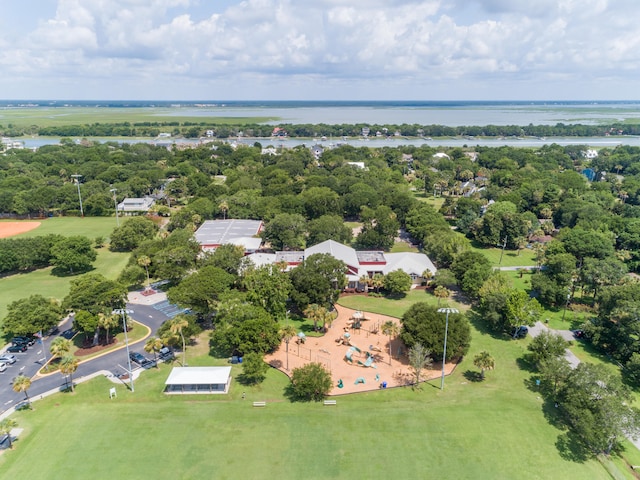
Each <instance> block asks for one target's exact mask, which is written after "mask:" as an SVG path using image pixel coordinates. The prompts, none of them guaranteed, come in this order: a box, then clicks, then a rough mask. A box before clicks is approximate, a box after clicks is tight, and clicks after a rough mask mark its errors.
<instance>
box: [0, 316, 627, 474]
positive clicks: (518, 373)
mask: <svg viewBox="0 0 640 480" xmlns="http://www.w3.org/2000/svg"><path fill="white" fill-rule="evenodd" d="M401 310H402V308H399V309H398V312H400V311H401ZM473 334H474V338H473V341H474V344H473V349H472V351H471V352H470V355H469V356H468V359H466V360H464V361H463V362H462V363H461V364H460V365H459V366H458V369H457V370H456V372H455V373H454V374H453V375H452V376H451V377H448V378H447V380H446V387H445V390H444V391H440V390H439V388H438V387H439V381H436V382H433V384H426V385H424V386H423V388H422V390H418V391H414V390H411V389H410V388H406V389H404V388H402V389H394V390H384V391H377V392H371V393H366V394H359V395H351V396H345V397H338V398H337V402H338V405H337V406H336V407H324V406H323V405H322V404H318V403H290V402H289V401H288V400H286V399H285V397H284V396H283V390H284V388H285V387H286V385H287V379H286V377H285V376H284V375H283V374H281V373H280V372H278V371H276V370H270V371H269V372H268V376H267V380H266V381H265V382H264V383H263V384H262V385H260V386H257V387H247V386H242V385H240V384H238V383H237V382H236V381H234V382H233V384H232V386H231V391H230V394H229V395H222V396H214V397H213V398H208V397H206V396H196V397H194V396H186V397H179V396H171V397H166V396H164V395H163V394H162V393H161V390H162V386H163V382H164V380H165V379H166V376H167V375H168V372H169V368H168V366H166V365H163V366H162V367H161V368H160V370H156V369H151V370H149V371H148V372H145V374H144V375H143V376H142V377H140V378H139V379H138V381H137V383H136V391H135V393H134V394H131V393H129V392H128V391H126V390H125V388H124V387H122V386H118V387H117V389H118V397H117V398H116V399H113V400H109V397H108V389H109V388H110V387H111V386H113V384H111V383H110V382H108V381H107V380H106V379H104V378H99V379H96V380H93V381H91V382H89V383H87V384H81V385H80V386H79V387H78V388H77V392H76V393H75V394H70V393H66V394H59V395H55V396H54V397H50V398H48V399H45V400H43V401H40V402H37V403H36V404H35V410H33V411H23V412H19V413H18V414H16V415H15V417H14V418H16V420H17V421H18V423H19V424H20V427H21V428H24V429H25V430H24V432H23V434H22V436H21V439H20V440H18V441H17V442H16V446H15V449H14V450H13V451H10V452H5V454H4V455H3V456H2V458H0V471H2V472H3V476H6V477H7V478H13V477H15V476H17V475H20V476H24V477H25V478H52V477H55V476H57V475H63V474H64V476H65V478H68V479H76V478H85V477H86V475H87V472H91V476H92V477H93V478H96V479H102V478H150V477H154V476H155V477H159V478H169V477H177V478H211V477H212V475H214V476H215V478H220V479H230V478H251V479H260V478H274V477H277V478H279V479H289V478H291V479H294V478H296V479H297V478H309V479H315V478H338V479H341V478H345V479H353V478H356V477H358V478H361V477H365V478H376V479H377V478H388V477H389V475H393V477H395V478H411V477H414V478H455V479H465V478H469V479H471V478H472V479H484V478H487V479H501V478H504V479H511V478H520V479H526V478H562V479H605V478H610V477H609V475H608V474H607V473H606V471H605V469H604V468H603V467H602V466H601V465H600V463H598V462H597V461H595V460H587V461H572V460H570V456H571V452H570V451H567V450H566V449H565V448H564V447H562V448H560V449H558V447H557V446H556V443H558V444H561V445H563V444H562V442H561V441H559V439H561V438H562V435H563V432H562V431H560V430H558V429H557V428H556V427H554V426H552V425H551V424H550V423H549V422H548V421H547V420H546V418H545V415H549V414H551V415H553V411H548V410H546V409H545V406H544V405H543V403H542V401H541V400H540V399H539V397H538V395H537V394H536V392H533V391H530V390H528V389H527V388H526V387H525V386H524V384H525V382H526V380H527V378H528V377H529V374H528V373H527V372H525V371H523V370H522V369H521V368H519V367H518V364H517V362H516V358H518V357H519V356H520V355H521V354H522V352H523V351H524V344H522V343H520V342H511V341H507V342H505V341H502V340H496V339H493V338H492V337H491V336H489V335H486V334H483V333H482V332H480V331H477V330H474V332H473ZM202 344H204V345H205V346H204V348H200V349H199V350H198V349H189V350H188V353H187V355H188V358H189V363H190V364H191V365H201V364H209V365H211V364H216V363H217V364H222V361H220V360H217V361H215V360H213V359H211V358H207V357H206V355H205V352H206V342H204V341H203V342H202ZM481 349H488V350H490V351H491V353H492V354H493V355H494V357H495V358H496V365H497V368H496V370H495V371H493V372H489V373H488V374H487V380H486V381H485V382H482V383H478V382H474V381H470V380H469V379H468V377H469V371H475V367H473V366H472V364H471V360H470V359H471V358H472V355H473V354H474V353H477V352H478V351H479V350H481ZM240 372H241V369H240V367H239V366H237V365H236V366H233V369H232V375H233V376H234V377H235V378H237V376H238V374H239V373H240ZM243 391H246V393H247V398H246V399H245V400H242V399H241V394H242V392H243ZM257 400H265V401H267V407H265V408H261V409H256V408H253V407H251V402H252V401H257ZM52 446H53V447H52ZM141 448H142V449H144V454H142V451H141V450H140V449H141ZM70 458H74V459H82V460H81V461H80V460H78V461H69V459H70ZM35 460H37V461H35ZM617 468H622V464H620V467H617ZM213 472H215V474H214V473H213ZM629 478H631V477H629Z"/></svg>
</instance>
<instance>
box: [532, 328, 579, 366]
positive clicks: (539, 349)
mask: <svg viewBox="0 0 640 480" xmlns="http://www.w3.org/2000/svg"><path fill="white" fill-rule="evenodd" d="M568 347H569V342H567V341H566V340H565V339H564V338H562V337H561V336H560V335H557V334H555V333H551V332H549V331H547V330H543V331H542V332H540V334H539V335H537V336H536V337H535V338H534V339H533V340H532V341H531V343H530V344H529V345H527V350H529V351H530V352H531V358H532V360H533V362H534V363H535V364H536V365H540V364H541V363H542V362H544V361H545V360H547V359H548V358H550V357H561V356H563V355H564V353H565V350H566V349H567V348H568Z"/></svg>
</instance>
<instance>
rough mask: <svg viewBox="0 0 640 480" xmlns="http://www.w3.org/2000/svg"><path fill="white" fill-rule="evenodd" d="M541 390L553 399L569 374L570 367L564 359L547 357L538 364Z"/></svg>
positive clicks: (562, 357)
mask: <svg viewBox="0 0 640 480" xmlns="http://www.w3.org/2000/svg"><path fill="white" fill-rule="evenodd" d="M538 371H539V372H540V377H541V380H542V382H541V383H542V388H543V389H544V390H545V391H546V392H548V393H550V394H551V395H552V396H553V398H554V399H555V398H556V396H557V394H558V390H559V388H560V387H561V386H562V385H563V384H564V382H565V381H566V380H567V377H568V376H569V374H570V373H571V365H570V364H569V361H568V360H567V359H566V358H565V357H564V356H561V357H553V356H552V357H547V358H545V359H544V360H542V361H541V362H540V363H539V364H538Z"/></svg>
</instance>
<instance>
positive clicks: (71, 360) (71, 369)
mask: <svg viewBox="0 0 640 480" xmlns="http://www.w3.org/2000/svg"><path fill="white" fill-rule="evenodd" d="M77 369H78V359H77V358H76V357H74V356H73V355H65V356H64V357H62V358H61V359H60V373H62V374H63V375H65V376H66V375H68V376H69V383H70V385H71V391H72V392H73V391H74V386H73V374H74V373H75V371H76V370H77Z"/></svg>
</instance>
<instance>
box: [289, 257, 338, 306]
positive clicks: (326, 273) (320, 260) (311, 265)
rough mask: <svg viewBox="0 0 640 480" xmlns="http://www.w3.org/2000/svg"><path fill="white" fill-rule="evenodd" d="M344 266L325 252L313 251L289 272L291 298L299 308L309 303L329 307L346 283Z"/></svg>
mask: <svg viewBox="0 0 640 480" xmlns="http://www.w3.org/2000/svg"><path fill="white" fill-rule="evenodd" d="M345 272H346V266H345V264H344V262H342V261H341V260H338V259H336V258H334V257H332V256H331V255H329V254H327V253H315V254H313V255H310V256H309V257H308V258H305V260H304V263H303V264H302V265H298V266H297V267H296V268H294V269H293V270H291V272H289V277H290V278H291V284H292V286H293V289H292V291H291V298H292V300H293V301H294V303H295V304H296V305H297V306H298V308H300V309H301V310H302V309H304V308H306V306H307V305H309V304H311V303H317V304H318V305H322V306H324V307H330V306H331V305H332V304H334V303H335V302H336V301H337V300H338V296H339V295H340V292H341V291H342V290H343V289H344V287H345V285H346V284H347V277H346V276H345Z"/></svg>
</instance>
